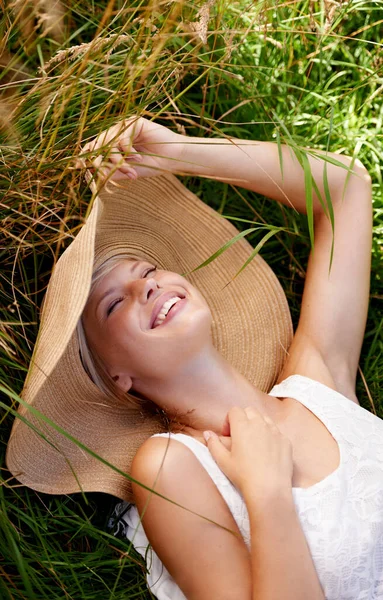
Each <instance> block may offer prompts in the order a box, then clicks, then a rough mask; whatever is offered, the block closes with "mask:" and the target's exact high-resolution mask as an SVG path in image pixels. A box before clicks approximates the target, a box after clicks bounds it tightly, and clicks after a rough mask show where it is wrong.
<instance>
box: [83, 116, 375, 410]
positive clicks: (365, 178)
mask: <svg viewBox="0 0 383 600" xmlns="http://www.w3.org/2000/svg"><path fill="white" fill-rule="evenodd" d="M123 128H124V130H123V131H122V130H121V124H120V125H118V126H116V128H114V129H113V128H112V129H111V130H108V132H105V133H104V134H102V135H103V136H104V137H102V136H100V138H99V139H98V141H96V142H94V143H93V146H91V147H89V146H88V149H90V150H94V148H95V147H97V145H98V147H100V140H104V142H103V143H105V140H106V141H107V143H108V144H109V146H108V148H109V161H111V162H110V166H111V169H110V168H109V169H107V170H106V171H104V175H107V176H111V177H112V178H115V179H118V178H121V177H126V176H130V177H132V178H136V177H137V176H148V175H154V174H157V173H161V172H162V171H163V170H166V171H171V172H174V173H191V174H195V175H200V176H204V177H211V178H214V179H218V180H221V181H225V182H227V183H232V184H236V185H240V186H242V187H244V188H246V189H250V190H253V191H254V192H257V193H260V194H263V195H265V196H267V197H269V198H270V199H273V200H277V201H279V202H282V203H283V204H285V205H286V206H292V207H294V208H295V209H296V210H298V211H299V212H301V213H306V183H305V174H304V169H303V168H302V166H301V164H300V162H299V161H298V159H297V158H296V156H295V154H294V152H293V151H292V150H291V148H289V147H287V146H283V145H282V146H281V147H280V148H278V145H277V144H274V143H270V142H257V141H248V140H227V139H217V138H214V139H203V138H192V137H186V136H181V135H178V134H175V133H173V132H171V131H170V130H168V129H167V128H165V127H162V126H161V125H157V124H155V123H153V122H150V121H147V120H145V119H138V120H136V121H134V120H132V121H129V122H125V124H124V126H123ZM121 131H122V132H121ZM132 150H133V151H137V152H138V153H141V157H140V158H139V159H138V161H140V162H138V161H137V160H136V159H135V156H134V154H132ZM316 154H317V155H316V156H315V157H314V156H310V155H307V161H308V165H309V166H310V169H311V173H312V176H313V178H314V181H315V182H316V185H317V188H318V190H319V193H320V195H321V197H322V199H323V200H324V201H325V197H326V194H325V185H324V181H325V179H324V172H325V165H327V166H326V171H327V181H328V191H329V194H330V197H331V202H332V206H333V210H334V219H335V245H334V256H333V264H332V268H331V272H330V273H329V267H330V252H331V245H332V239H333V233H332V228H331V224H330V221H329V219H328V217H327V216H326V214H325V213H324V210H323V208H322V204H321V202H320V200H319V198H318V197H317V196H316V194H314V197H313V215H314V238H315V246H314V252H312V253H311V255H310V259H309V263H308V268H307V273H306V283H305V289H304V295H303V300H302V308H301V315H300V320H299V325H298V329H297V332H296V334H295V337H294V341H293V344H292V346H291V348H290V350H289V358H288V360H287V362H286V365H285V368H284V371H283V373H282V374H281V378H284V377H287V376H288V375H291V374H293V373H299V374H301V375H306V376H308V377H312V378H313V379H317V380H318V381H321V382H322V383H325V384H326V385H329V386H331V387H333V388H334V389H337V390H338V391H339V392H341V393H343V394H345V395H346V396H348V397H349V398H351V399H353V400H355V401H357V400H356V397H355V378H356V372H357V367H358V361H359V355H360V350H361V345H362V341H363V334H364V329H365V324H366V318H367V308H368V293H369V281H370V260H371V258H370V257H371V238H372V206H371V182H370V178H369V175H368V173H367V171H366V170H365V168H364V167H363V166H362V164H361V163H360V162H358V161H356V162H355V163H354V164H353V163H352V160H351V159H350V158H348V157H346V156H341V155H337V154H330V153H329V154H328V157H330V158H332V159H335V160H336V161H338V162H341V163H342V164H343V165H345V166H346V167H348V169H345V168H342V167H341V166H336V165H334V164H331V163H328V162H327V163H326V161H325V160H324V159H323V158H321V155H320V153H316ZM97 160H98V161H101V159H100V158H98V159H97ZM281 165H282V168H283V169H282V171H281ZM351 167H352V170H350V168H351ZM121 168H122V169H123V172H122V171H121V170H120V169H121Z"/></svg>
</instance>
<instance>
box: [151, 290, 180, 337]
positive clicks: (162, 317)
mask: <svg viewBox="0 0 383 600" xmlns="http://www.w3.org/2000/svg"><path fill="white" fill-rule="evenodd" d="M183 299H184V298H182V297H181V296H178V295H174V296H172V297H171V298H169V300H166V302H164V304H163V306H162V308H161V310H160V312H159V313H158V315H157V317H156V319H155V321H154V323H153V325H152V329H155V328H156V327H159V326H160V325H162V324H163V323H164V322H165V321H166V320H167V318H168V315H169V314H170V313H171V312H172V310H173V309H174V306H176V305H177V304H178V303H179V302H181V301H182V300H183Z"/></svg>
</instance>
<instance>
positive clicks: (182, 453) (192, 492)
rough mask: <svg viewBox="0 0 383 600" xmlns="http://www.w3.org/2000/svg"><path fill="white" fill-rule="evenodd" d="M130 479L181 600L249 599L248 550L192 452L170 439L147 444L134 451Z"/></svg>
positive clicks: (154, 544)
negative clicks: (176, 585)
mask: <svg viewBox="0 0 383 600" xmlns="http://www.w3.org/2000/svg"><path fill="white" fill-rule="evenodd" d="M131 473H132V477H133V478H134V479H135V480H136V482H137V483H133V492H134V497H135V503H136V505H137V508H138V511H139V513H140V515H141V518H142V524H143V526H144V529H145V533H146V535H147V537H148V539H149V542H150V543H151V545H152V547H153V549H154V551H155V552H156V554H157V556H158V557H159V558H160V560H161V561H162V563H163V564H164V565H165V567H166V569H167V570H168V571H169V573H170V574H171V575H172V577H173V578H174V579H175V581H176V583H177V584H178V585H179V587H180V588H181V589H182V591H183V592H184V594H185V596H186V597H187V598H188V599H190V600H194V599H196V600H197V599H198V600H208V599H210V598H222V599H223V600H235V599H237V598H249V597H250V590H251V577H250V563H249V553H248V550H247V548H246V546H245V543H244V541H243V539H242V537H241V535H240V532H239V530H238V527H237V525H236V522H235V521H234V518H233V516H232V514H231V512H230V510H229V508H228V506H227V504H226V502H225V500H224V499H223V497H222V496H221V494H220V493H219V491H218V489H217V487H216V485H215V483H214V482H213V480H212V479H211V477H210V476H209V474H208V473H207V471H206V470H205V469H204V467H203V466H202V465H201V463H200V462H199V460H198V459H197V457H196V456H195V455H194V454H193V452H192V451H191V450H190V449H189V448H188V447H187V446H185V445H184V444H183V443H181V442H180V441H177V440H174V439H171V438H169V439H168V438H165V437H161V438H160V437H153V438H150V439H148V440H147V441H146V442H145V443H144V444H143V445H142V446H141V447H140V449H139V450H138V452H137V454H136V457H135V459H134V461H133V465H132V472H131ZM138 482H140V483H138ZM140 484H141V485H140ZM143 486H145V487H143ZM148 488H150V489H148ZM151 490H154V491H155V492H156V493H153V491H151ZM233 534H234V535H233Z"/></svg>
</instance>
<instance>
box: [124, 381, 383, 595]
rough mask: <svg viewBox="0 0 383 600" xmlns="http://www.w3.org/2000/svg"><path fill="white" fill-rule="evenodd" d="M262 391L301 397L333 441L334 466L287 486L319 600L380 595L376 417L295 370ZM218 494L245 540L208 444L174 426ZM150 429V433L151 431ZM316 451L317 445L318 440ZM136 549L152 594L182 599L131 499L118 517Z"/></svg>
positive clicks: (380, 462)
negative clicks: (311, 480)
mask: <svg viewBox="0 0 383 600" xmlns="http://www.w3.org/2000/svg"><path fill="white" fill-rule="evenodd" d="M269 394H270V396H276V397H279V398H284V397H289V398H294V399H295V400H298V401H299V402H301V403H302V404H303V405H304V406H306V408H308V409H309V410H310V411H311V412H312V413H314V415H316V416H317V417H318V418H319V419H320V420H321V421H322V423H323V424H324V425H325V426H326V427H327V429H328V430H329V432H330V433H331V434H332V436H333V437H334V439H335V440H336V441H337V443H338V445H339V452H340V464H339V467H338V468H337V469H336V470H335V471H334V472H333V473H331V474H330V475H328V476H327V477H326V478H325V479H323V480H322V481H320V482H319V483H316V484H315V485H313V486H311V487H309V488H293V497H294V502H295V506H296V511H297V514H298V516H299V520H300V523H301V526H302V529H303V531H304V534H305V536H306V539H307V542H308V545H309V548H310V551H311V555H312V558H313V561H314V564H315V567H316V570H317V573H318V576H319V579H320V582H321V584H322V588H323V590H324V593H325V596H326V600H378V599H382V598H383V420H381V419H379V418H378V417H376V416H375V415H373V414H372V413H370V412H368V411H367V410H365V409H364V408H361V407H360V406H358V405H357V404H356V403H355V402H352V401H351V400H349V399H347V398H346V397H345V396H343V395H342V394H339V393H338V392H335V391H334V390H332V389H330V388H328V387H327V386H325V385H323V384H321V383H319V382H317V381H313V380H312V379H309V378H308V377H303V376H302V375H292V376H291V377H288V378H287V379H285V381H283V382H282V383H280V384H278V385H275V386H274V387H273V389H272V390H271V391H270V392H269ZM158 435H159V436H162V437H168V436H169V435H170V436H171V438H172V439H175V440H178V441H179V442H182V443H183V444H185V446H187V447H188V448H190V450H191V451H192V452H193V454H194V455H195V456H196V458H197V459H198V460H199V462H200V463H201V465H202V466H203V467H204V468H205V469H206V471H207V472H208V474H209V475H210V477H211V478H212V480H213V481H214V483H215V485H216V486H217V488H218V490H219V492H220V493H221V495H222V496H223V498H224V500H225V501H226V503H227V505H228V507H229V509H230V512H231V513H232V515H233V517H234V519H235V521H236V523H237V525H238V528H239V530H240V532H241V534H242V536H243V539H244V541H245V543H246V544H247V546H248V547H249V545H250V527H249V517H248V513H247V509H246V506H245V503H244V501H243V499H242V496H241V495H240V494H239V492H238V491H237V490H236V488H235V487H234V486H233V485H232V484H231V483H230V481H229V480H228V479H227V477H226V476H225V475H224V474H223V473H222V471H221V470H220V469H219V467H218V466H217V464H216V463H215V461H214V459H213V458H212V456H211V454H210V452H209V450H208V448H207V447H206V446H204V444H202V443H201V442H199V441H198V440H196V439H194V438H192V437H190V436H187V435H184V434H181V433H177V434H167V433H166V434H158ZM156 437H157V436H156ZM318 451H320V448H318ZM122 518H123V519H124V521H125V523H126V525H127V527H126V529H125V531H126V535H127V537H128V538H129V539H130V540H131V541H132V543H133V545H134V546H135V548H136V550H137V551H138V552H139V553H140V554H141V555H142V556H143V557H146V564H147V568H148V572H149V573H148V575H147V583H148V586H149V588H150V590H151V591H152V593H153V594H154V595H155V596H156V597H157V598H158V600H185V596H184V594H183V593H182V591H181V590H180V588H179V587H178V586H177V584H176V583H175V581H174V580H173V579H172V577H171V576H170V574H169V573H168V571H167V570H166V569H165V567H164V566H163V564H162V563H161V561H160V559H159V558H158V557H157V555H156V554H155V552H154V551H153V550H152V549H151V548H148V545H149V542H148V539H147V537H146V535H145V532H144V530H143V527H142V525H141V523H140V518H139V515H138V512H137V509H136V507H135V506H132V508H131V509H130V510H129V511H128V512H127V513H126V514H125V515H124V516H123V517H122Z"/></svg>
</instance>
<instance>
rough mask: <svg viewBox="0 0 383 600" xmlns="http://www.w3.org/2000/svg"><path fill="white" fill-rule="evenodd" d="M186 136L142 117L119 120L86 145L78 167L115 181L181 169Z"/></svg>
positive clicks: (104, 178)
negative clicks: (84, 167) (88, 169)
mask: <svg viewBox="0 0 383 600" xmlns="http://www.w3.org/2000/svg"><path fill="white" fill-rule="evenodd" d="M184 139H185V136H182V135H180V134H178V133H174V132H173V131H171V130H170V129H168V128H167V127H164V126H162V125H159V124H158V123H154V122H153V121H149V120H148V119H145V118H143V117H131V118H129V119H125V120H124V121H120V122H118V123H117V124H116V125H113V127H110V128H109V129H106V130H105V131H103V132H102V133H100V134H99V135H98V136H97V137H96V139H94V140H92V141H91V142H89V143H87V144H85V146H84V147H83V148H82V152H81V157H80V158H81V162H80V163H78V164H80V165H81V166H86V167H88V168H90V169H94V170H95V172H96V173H97V174H98V175H100V176H101V179H102V180H104V181H106V180H112V181H118V180H121V179H126V178H129V179H137V178H138V177H151V176H153V175H159V174H161V173H162V172H163V171H171V172H172V171H177V168H178V170H180V167H179V165H180V160H181V155H182V151H183V141H184Z"/></svg>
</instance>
